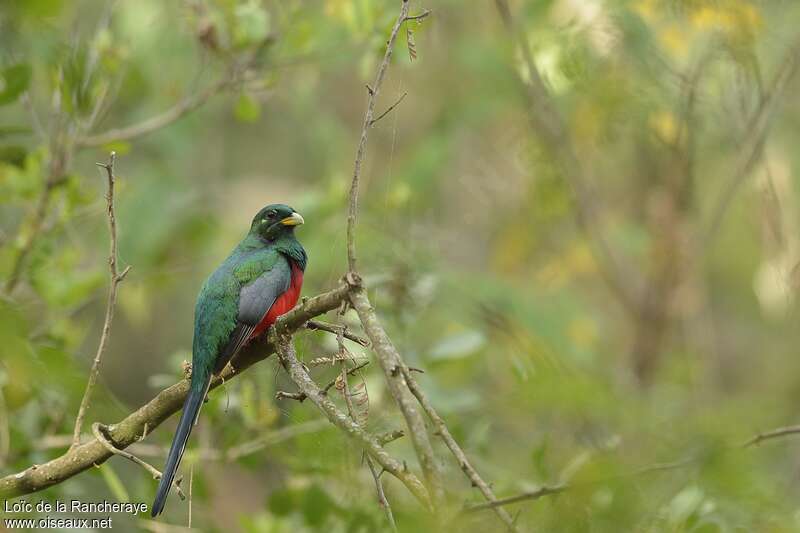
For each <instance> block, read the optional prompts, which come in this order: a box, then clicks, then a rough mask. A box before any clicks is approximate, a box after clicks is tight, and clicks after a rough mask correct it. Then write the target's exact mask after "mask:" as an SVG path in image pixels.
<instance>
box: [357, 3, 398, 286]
mask: <svg viewBox="0 0 800 533" xmlns="http://www.w3.org/2000/svg"><path fill="white" fill-rule="evenodd" d="M406 20H408V0H402V6H401V8H400V14H399V15H398V16H397V20H396V21H395V23H394V26H393V27H392V32H391V33H390V34H389V40H388V41H387V42H386V52H385V53H384V55H383V61H381V64H380V66H379V67H378V71H377V73H376V74H375V81H374V82H373V84H372V85H371V86H370V85H368V86H367V94H368V97H367V111H366V113H364V122H363V125H362V127H361V137H360V139H359V141H358V149H357V150H356V160H355V164H354V166H353V181H352V183H351V185H350V206H349V210H348V213H347V268H348V271H349V272H356V271H357V270H356V243H355V231H356V216H357V214H358V185H359V181H360V179H361V165H362V163H363V161H364V155H365V154H366V151H367V134H368V132H369V128H370V126H371V125H372V116H373V113H374V112H375V101H376V100H377V99H378V94H379V93H380V90H381V85H382V84H383V78H384V76H386V70H387V69H388V68H389V63H390V61H391V59H392V52H393V51H394V43H395V41H396V40H397V34H398V33H400V27H401V26H402V25H403V23H404V22H405V21H406Z"/></svg>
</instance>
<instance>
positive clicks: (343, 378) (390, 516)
mask: <svg viewBox="0 0 800 533" xmlns="http://www.w3.org/2000/svg"><path fill="white" fill-rule="evenodd" d="M343 333H344V331H343V330H342V331H340V332H339V339H338V340H339V349H340V350H344V345H343V343H342V334H343ZM341 366H342V371H341V373H340V374H339V378H340V382H341V384H342V390H341V392H342V397H344V402H345V405H347V414H348V415H349V416H350V419H351V420H352V421H353V422H355V423H356V424H357V425H359V426H360V425H361V424H359V423H358V417H357V416H356V411H355V408H354V407H353V397H352V395H351V393H350V384H349V383H348V379H347V377H348V376H349V375H350V372H349V371H348V370H347V361H345V360H343V361H342V362H341ZM376 440H378V442H380V438H379V437H376ZM362 454H363V458H364V461H365V462H366V463H367V468H369V471H370V473H371V474H372V479H373V480H374V481H375V491H376V492H377V496H378V505H380V507H381V509H383V512H384V514H385V515H386V521H387V522H389V527H390V528H391V530H392V531H397V524H396V523H395V521H394V513H392V506H391V505H390V504H389V500H388V499H387V498H386V493H385V492H384V491H383V482H382V481H381V477H380V474H379V473H378V470H377V469H376V468H375V465H374V464H373V462H372V457H370V456H369V454H368V453H367V451H366V450H364V451H363V452H362Z"/></svg>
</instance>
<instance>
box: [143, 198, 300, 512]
mask: <svg viewBox="0 0 800 533" xmlns="http://www.w3.org/2000/svg"><path fill="white" fill-rule="evenodd" d="M302 223H303V217H302V216H300V214H299V213H297V212H295V210H294V209H292V208H291V207H289V206H288V205H283V204H273V205H268V206H267V207H265V208H263V209H262V210H261V211H259V212H258V214H257V215H256V216H255V218H254V219H253V223H252V225H251V226H250V231H249V233H248V234H247V236H246V237H245V238H244V240H242V242H240V243H239V244H238V245H237V246H236V248H234V250H233V252H231V254H230V255H229V256H228V258H227V259H226V260H225V261H224V262H223V263H222V264H221V265H220V266H219V268H217V269H216V270H215V271H214V272H213V273H212V274H211V275H210V276H209V277H208V279H207V280H206V281H205V283H204V284H203V287H202V289H201V290H200V294H199V295H198V297H197V304H196V305H195V310H194V340H193V343H192V377H191V384H190V387H189V394H188V395H187V397H186V401H185V403H184V404H183V413H182V414H181V418H180V421H179V422H178V428H177V430H176V431H175V437H174V438H173V440H172V446H171V447H170V450H169V455H168V456H167V462H166V465H165V466H164V472H163V474H162V476H161V481H160V483H159V485H158V491H157V493H156V497H155V500H154V501H153V509H152V515H153V516H154V517H155V516H158V515H159V514H160V513H161V511H163V510H164V503H165V502H166V499H167V495H168V494H169V489H170V486H171V485H172V480H173V479H174V478H175V472H176V471H177V469H178V465H179V464H180V462H181V457H182V456H183V452H184V450H185V449H186V442H187V441H188V440H189V434H190V433H191V432H192V427H193V426H194V425H195V424H196V423H197V417H198V415H199V414H200V407H201V406H202V405H203V402H204V400H205V398H206V394H208V387H209V385H210V384H211V378H212V376H213V375H215V374H218V373H220V372H221V371H222V369H223V368H225V365H226V364H228V362H229V361H230V360H231V359H232V358H233V357H234V356H235V355H236V353H237V352H238V351H239V350H240V349H241V348H242V347H243V346H245V345H246V344H247V343H248V342H249V341H250V340H252V339H254V338H255V337H257V336H258V335H260V334H261V333H263V332H264V331H266V329H267V328H268V327H269V326H270V325H272V324H273V323H274V322H275V320H276V319H277V318H278V317H279V316H280V315H282V314H284V313H286V312H287V311H289V310H290V309H292V307H294V305H295V304H296V303H297V299H298V297H299V295H300V289H301V287H302V285H303V272H304V271H305V268H306V260H307V258H306V252H305V250H304V249H303V246H302V245H301V244H300V242H299V241H298V240H297V239H296V238H295V234H294V229H295V227H297V226H298V225H300V224H302Z"/></svg>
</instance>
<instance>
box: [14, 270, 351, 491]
mask: <svg viewBox="0 0 800 533" xmlns="http://www.w3.org/2000/svg"><path fill="white" fill-rule="evenodd" d="M346 295H347V286H346V285H344V284H342V285H340V286H339V287H337V288H335V289H333V290H331V291H329V292H326V293H323V294H320V295H319V296H315V297H313V298H309V299H307V300H305V301H304V302H303V303H302V304H301V305H299V306H298V307H295V308H294V309H292V310H291V311H289V312H288V313H286V314H285V315H283V316H281V317H280V318H279V319H278V322H277V324H279V325H280V327H281V328H282V330H283V331H285V332H295V331H297V330H298V329H299V328H301V327H303V325H304V324H305V323H306V322H307V321H309V320H310V319H312V318H314V317H316V316H319V315H321V314H323V313H327V312H328V311H332V310H334V309H336V308H338V307H339V305H340V304H341V302H342V301H343V300H344V298H345V297H346ZM274 351H275V349H274V347H273V346H272V345H271V344H270V343H269V342H254V343H251V344H250V345H248V346H247V347H246V348H245V349H244V350H243V352H241V353H240V354H239V356H237V357H236V360H235V361H234V363H235V365H236V366H233V365H228V366H227V367H226V368H225V370H224V371H223V372H222V375H221V376H218V377H216V378H215V379H214V380H213V381H212V383H211V388H212V389H213V388H216V387H218V386H219V385H221V384H222V383H223V382H225V381H229V380H230V379H233V378H234V377H236V375H237V374H240V373H241V372H243V371H244V370H245V369H247V368H248V367H250V366H251V365H253V364H254V363H256V362H258V361H261V360H262V359H265V358H266V357H268V356H269V355H270V354H272V353H274ZM188 390H189V382H188V381H187V380H186V379H183V380H181V381H179V382H178V383H176V384H175V385H172V386H171V387H168V388H167V389H164V390H163V391H161V392H160V393H158V394H157V395H156V397H155V398H153V399H152V400H150V401H149V402H147V403H146V404H145V405H143V406H142V407H140V408H139V409H137V410H136V411H134V412H133V413H131V414H130V415H128V416H127V417H125V418H124V419H123V420H121V421H120V422H118V423H116V424H112V425H109V426H108V433H107V437H108V440H109V442H111V444H113V446H114V447H115V448H117V449H119V450H122V449H125V448H127V447H128V446H130V445H131V444H133V443H135V442H138V441H139V439H140V438H141V436H142V435H143V434H144V433H145V428H147V431H148V432H151V431H152V430H153V429H155V428H156V427H158V426H159V425H160V424H161V423H162V422H164V420H166V419H167V418H169V417H170V416H171V415H173V414H174V413H176V412H178V411H179V410H180V409H181V407H182V406H183V402H184V400H185V399H186V394H187V392H188ZM112 455H113V454H112V453H111V452H110V451H108V449H106V447H105V446H103V444H102V443H101V442H100V441H98V440H97V439H96V438H95V439H92V440H90V441H88V442H85V443H83V444H81V445H80V446H77V447H74V448H70V449H69V450H68V451H67V452H65V453H64V454H63V455H61V456H59V457H56V458H55V459H53V460H51V461H48V462H47V463H44V464H42V465H33V466H31V467H29V468H27V469H25V470H23V471H22V472H19V473H16V474H11V475H8V476H5V477H3V478H0V498H13V497H16V496H20V495H23V494H29V493H32V492H36V491H39V490H42V489H46V488H47V487H51V486H53V485H56V484H58V483H61V482H63V481H65V480H67V479H69V478H71V477H73V476H75V475H77V474H79V473H81V472H83V471H84V470H86V469H88V468H91V467H92V466H93V465H98V464H102V463H103V462H104V461H106V460H107V459H108V458H109V457H111V456H112Z"/></svg>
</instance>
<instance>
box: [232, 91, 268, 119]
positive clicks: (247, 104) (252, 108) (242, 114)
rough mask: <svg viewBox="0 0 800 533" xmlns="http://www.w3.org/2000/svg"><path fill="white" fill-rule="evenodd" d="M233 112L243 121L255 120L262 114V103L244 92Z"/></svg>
mask: <svg viewBox="0 0 800 533" xmlns="http://www.w3.org/2000/svg"><path fill="white" fill-rule="evenodd" d="M233 114H234V116H235V117H236V119H237V120H239V121H241V122H255V121H257V120H258V118H259V117H260V116H261V104H259V103H258V100H256V99H255V98H253V97H252V96H250V95H249V94H247V93H242V95H241V96H239V100H237V101H236V108H235V109H234V111H233Z"/></svg>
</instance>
